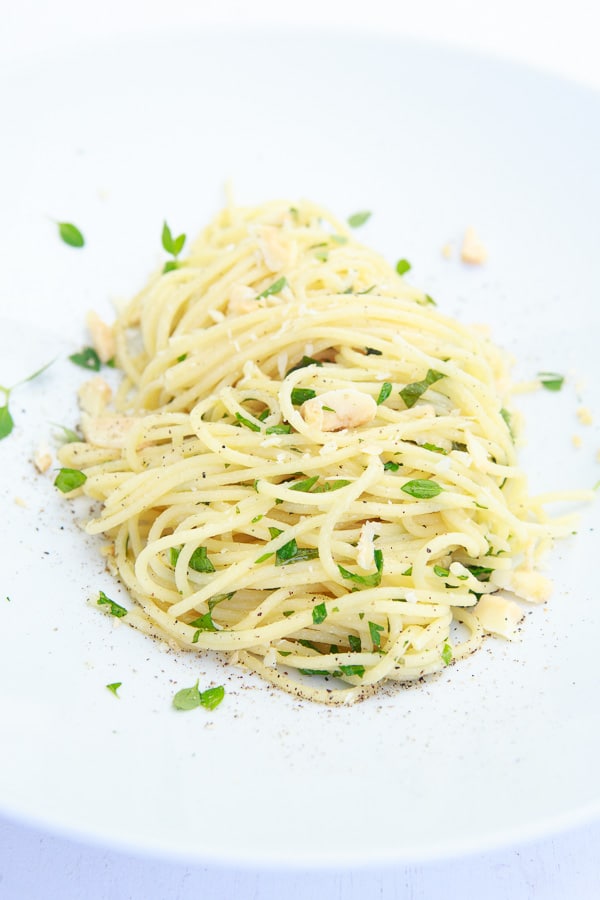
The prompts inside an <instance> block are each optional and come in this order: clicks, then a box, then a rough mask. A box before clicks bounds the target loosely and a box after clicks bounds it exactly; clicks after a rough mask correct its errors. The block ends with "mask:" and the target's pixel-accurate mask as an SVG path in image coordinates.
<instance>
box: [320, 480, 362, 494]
mask: <svg viewBox="0 0 600 900" xmlns="http://www.w3.org/2000/svg"><path fill="white" fill-rule="evenodd" d="M349 484H352V482H351V481H349V480H348V479H346V478H337V479H336V480H335V481H324V482H323V484H318V485H317V486H316V487H314V488H313V490H312V491H311V493H313V494H326V493H327V492H328V491H339V489H340V488H343V487H346V486H347V485H349Z"/></svg>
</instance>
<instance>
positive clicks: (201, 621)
mask: <svg viewBox="0 0 600 900" xmlns="http://www.w3.org/2000/svg"><path fill="white" fill-rule="evenodd" d="M189 625H190V627H191V628H197V629H198V631H199V632H200V631H217V626H216V625H215V623H214V622H213V618H212V612H207V613H204V615H203V616H199V617H198V618H197V619H194V621H193V622H189ZM197 641H198V638H196V639H195V640H194V641H193V643H194V644H195V643H197Z"/></svg>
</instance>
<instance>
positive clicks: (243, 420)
mask: <svg viewBox="0 0 600 900" xmlns="http://www.w3.org/2000/svg"><path fill="white" fill-rule="evenodd" d="M235 417H236V419H237V420H238V422H239V423H240V425H244V426H245V427H246V428H249V429H250V431H260V430H261V429H260V425H257V423H256V422H252V420H251V419H247V418H246V417H245V416H243V415H242V414H241V413H239V412H236V414H235Z"/></svg>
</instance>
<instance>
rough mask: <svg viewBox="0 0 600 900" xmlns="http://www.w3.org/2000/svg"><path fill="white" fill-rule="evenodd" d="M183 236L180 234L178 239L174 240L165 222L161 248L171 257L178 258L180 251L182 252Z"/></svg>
mask: <svg viewBox="0 0 600 900" xmlns="http://www.w3.org/2000/svg"><path fill="white" fill-rule="evenodd" d="M185 238H186V236H185V234H180V235H179V236H178V237H176V238H174V237H173V234H172V232H171V229H170V228H169V226H168V225H167V223H166V222H164V223H163V229H162V235H161V239H162V245H163V248H164V249H165V250H166V251H167V253H170V254H171V256H179V254H180V253H181V251H182V250H183V245H184V244H185Z"/></svg>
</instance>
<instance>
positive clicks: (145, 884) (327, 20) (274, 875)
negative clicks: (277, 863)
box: [0, 0, 600, 900]
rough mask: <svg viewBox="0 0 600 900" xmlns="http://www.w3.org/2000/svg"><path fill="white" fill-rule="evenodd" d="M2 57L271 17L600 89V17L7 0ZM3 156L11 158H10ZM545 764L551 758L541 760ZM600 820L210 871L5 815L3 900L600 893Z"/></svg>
mask: <svg viewBox="0 0 600 900" xmlns="http://www.w3.org/2000/svg"><path fill="white" fill-rule="evenodd" d="M2 6H3V8H2V9H1V10H0V11H1V13H2V17H1V20H2V26H1V27H0V59H4V60H10V59H22V58H24V57H34V56H36V55H39V54H46V53H54V52H56V50H57V49H59V48H61V47H65V48H68V47H70V46H73V44H75V43H77V42H80V41H84V40H86V39H87V38H89V37H94V38H96V39H97V38H98V37H101V36H103V35H114V34H115V33H121V34H128V33H129V34H131V33H140V32H141V31H146V30H156V29H162V28H165V27H169V28H171V27H175V26H182V25H183V26H185V25H186V24H194V25H198V24H200V25H201V24H204V23H207V24H215V23H218V24H224V23H228V22H232V21H235V22H237V23H249V24H251V23H268V24H282V23H292V24H302V25H312V24H314V25H315V26H319V27H324V26H329V27H331V26H344V27H359V28H360V29H361V30H363V31H364V30H365V28H368V29H372V30H373V31H375V32H381V31H385V32H386V33H390V32H395V33H397V34H398V35H402V36H404V37H406V36H413V37H417V38H425V39H429V40H433V41H436V42H439V43H446V44H450V45H453V46H459V47H464V48H467V49H471V50H476V51H479V52H484V53H487V54H492V55H495V56H499V57H502V58H506V59H511V60H516V61H519V62H521V63H526V64H528V65H532V66H534V67H537V68H542V69H545V70H547V71H551V72H555V73H558V74H560V75H562V76H564V77H567V78H570V79H573V80H576V81H578V82H580V83H582V84H586V85H588V86H592V87H594V88H595V89H596V90H599V89H600V55H599V54H598V51H597V35H598V25H599V24H600V13H598V12H596V9H597V4H596V3H595V2H594V0H570V2H565V0H546V2H541V0H487V2H485V3H482V2H477V0H461V2H457V0H455V2H448V0H420V2H414V0H413V2H412V3H404V2H385V0H362V2H356V0H346V2H337V0H333V2H327V0H321V2H316V0H304V2H303V3H301V4H300V3H298V4H291V3H289V4H286V3H285V2H282V0H280V2H279V3H277V2H268V0H254V2H252V3H249V2H243V0H229V2H227V0H205V2H202V0H197V2H192V0H179V2H175V0H171V3H169V4H168V5H167V4H166V3H164V2H158V0H146V2H136V0H121V2H117V0H104V2H103V3H102V4H101V5H98V7H96V6H95V5H93V4H91V3H87V4H86V3H82V2H81V0H79V2H75V0H55V2H53V3H52V4H49V3H47V2H45V0H22V2H21V3H20V4H10V5H9V4H8V3H7V2H6V0H3V4H2ZM0 152H1V150H0ZM540 764H541V765H543V760H541V761H540ZM599 845H600V824H593V825H590V826H588V827H585V828H582V829H579V830H577V831H572V832H570V833H568V834H564V835H560V836H557V837H555V838H554V839H552V840H547V841H544V842H540V843H535V844H529V845H524V846H519V847H514V848H509V849H506V850H502V851H497V852H493V853H486V854H482V855H479V856H477V857H473V858H467V859H460V860H449V861H445V862H439V863H436V864H432V865H428V866H408V867H400V868H396V869H385V870H376V871H373V870H370V871H360V870H358V871H354V872H349V871H346V872H297V873H289V872H285V873H284V872H273V871H271V872H265V871H241V870H240V871H231V870H224V869H207V868H201V867H190V866H185V865H180V864H175V863H167V862H163V861H160V860H155V859H142V858H135V857H131V856H128V855H126V854H123V853H117V852H112V851H108V850H106V849H104V848H101V847H89V846H80V845H78V844H75V843H72V842H71V841H69V840H66V839H63V838H61V837H59V836H56V835H50V834H46V833H44V832H42V831H38V830H36V829H32V828H29V827H27V826H23V825H21V824H15V823H11V822H6V821H2V820H0V898H1V900H20V898H28V900H38V898H39V900H42V898H43V900H54V898H61V900H74V898H80V897H86V898H88V900H99V898H105V897H106V898H108V897H110V898H112V900H129V898H132V900H137V898H144V900H159V898H161V900H162V898H169V900H171V898H172V900H187V898H192V897H194V898H197V897H207V898H210V900H221V898H236V900H246V898H248V900H249V898H265V900H270V898H275V897H277V898H280V897H285V898H286V900H296V898H301V897H310V898H315V900H319V898H325V897H327V898H328V900H338V898H344V900H358V898H360V900H370V898H411V900H412V898H415V900H422V898H437V897H444V898H445V900H453V898H458V897H461V898H463V897H464V898H467V900H468V898H471V897H482V896H485V897H486V898H488V900H496V898H501V897H502V898H505V897H510V898H514V900H519V898H538V900H554V898H564V897H566V896H569V897H572V898H574V900H587V898H592V897H594V898H596V897H598V896H599V893H600V888H599V884H600V863H599V862H598V853H597V849H598V846H599Z"/></svg>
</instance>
